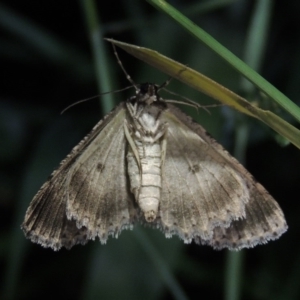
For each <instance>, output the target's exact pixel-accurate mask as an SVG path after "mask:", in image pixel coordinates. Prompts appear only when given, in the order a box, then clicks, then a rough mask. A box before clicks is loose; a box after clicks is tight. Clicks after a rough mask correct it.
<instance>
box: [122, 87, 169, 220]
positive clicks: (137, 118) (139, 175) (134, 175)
mask: <svg viewBox="0 0 300 300" xmlns="http://www.w3.org/2000/svg"><path fill="white" fill-rule="evenodd" d="M148 88H149V90H150V92H149V93H147V92H146V93H145V94H141V93H142V92H141V91H140V92H139V94H138V95H137V96H136V99H131V101H130V102H128V103H127V108H128V112H129V120H130V122H128V123H126V125H125V126H127V127H126V128H125V132H126V131H128V133H129V135H128V134H127V135H126V136H127V139H128V142H129V145H130V147H129V149H128V153H127V161H128V173H129V178H130V189H131V192H132V193H133V194H134V196H135V199H136V201H137V202H138V205H139V207H140V209H141V210H142V212H143V213H144V216H145V219H146V221H147V222H152V221H154V220H155V219H156V216H157V213H158V208H159V201H160V196H161V178H162V174H161V170H162V168H161V167H162V161H163V157H162V155H163V154H162V153H163V140H164V137H165V133H166V124H164V123H163V122H162V121H161V119H160V115H161V113H162V111H163V110H164V106H163V105H161V103H160V102H162V101H161V100H160V99H159V98H158V97H157V94H156V92H157V91H156V87H155V86H153V85H152V86H150V87H149V86H148ZM154 88H155V89H154ZM154 99H155V100H154ZM134 100H135V101H134ZM129 120H128V121H129Z"/></svg>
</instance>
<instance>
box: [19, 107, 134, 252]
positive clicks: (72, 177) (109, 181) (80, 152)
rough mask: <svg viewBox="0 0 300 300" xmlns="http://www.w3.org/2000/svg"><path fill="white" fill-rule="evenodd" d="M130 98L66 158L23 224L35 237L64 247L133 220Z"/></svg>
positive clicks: (111, 231) (105, 234)
mask: <svg viewBox="0 0 300 300" xmlns="http://www.w3.org/2000/svg"><path fill="white" fill-rule="evenodd" d="M125 116H126V108H125V104H124V103H122V104H120V105H119V106H118V107H117V108H116V109H115V110H114V111H112V112H111V113H110V114H109V115H107V116H106V117H105V118H104V119H103V120H102V121H100V122H99V123H98V124H97V125H96V126H95V127H94V129H93V130H92V132H91V133H90V134H89V135H88V136H87V137H86V138H84V139H83V140H82V141H81V142H80V143H79V144H78V145H77V146H76V147H75V148H74V149H73V150H72V152H71V153H70V154H69V155H68V156H67V158H66V159H65V160H63V161H62V162H61V164H60V166H59V168H58V169H57V170H55V171H54V172H53V174H52V175H51V177H50V179H49V180H48V181H47V182H46V183H45V184H44V185H43V186H42V188H41V189H40V191H39V192H38V193H37V195H36V196H35V197H34V199H33V200H32V202H31V204H30V206H29V208H28V210H27V212H26V215H25V220H24V223H23V224H22V229H23V230H24V232H25V234H26V236H27V237H28V238H30V239H31V240H32V241H33V242H36V243H39V244H41V245H42V246H45V247H51V248H53V249H54V250H58V249H60V248H61V247H66V248H68V249H69V248H71V247H72V246H73V245H75V244H78V243H81V244H85V243H86V242H87V241H88V240H89V239H94V238H95V237H97V236H98V237H99V238H100V241H101V242H102V243H105V242H106V240H107V237H108V236H109V235H114V236H118V234H119V233H120V231H121V230H122V229H124V228H126V227H130V226H132V224H133V222H134V219H135V208H134V206H133V199H132V195H131V194H130V192H129V190H128V188H127V185H126V182H127V181H126V180H127V179H126V177H127V174H126V165H125V163H126V160H125V151H126V150H125V148H126V141H125V136H124V128H123V126H124V119H125Z"/></svg>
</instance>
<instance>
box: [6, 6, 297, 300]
mask: <svg viewBox="0 0 300 300" xmlns="http://www.w3.org/2000/svg"><path fill="white" fill-rule="evenodd" d="M84 2H85V1H59V2H58V1H37V0H35V1H20V0H9V1H8V0H3V1H1V4H0V87H1V88H0V164H1V168H0V224H1V227H0V259H1V260H0V268H1V273H0V282H1V286H0V299H57V298H64V299H174V298H175V297H176V298H177V299H184V297H183V296H182V295H181V293H180V290H182V291H183V292H184V293H185V295H186V297H187V298H189V299H199V298H201V299H207V298H209V299H210V298H213V299H224V298H225V295H226V292H225V291H226V282H227V281H228V279H232V280H233V281H238V280H240V282H241V299H299V298H300V285H299V282H300V255H299V253H300V252H299V249H300V244H299V234H300V222H299V213H300V204H299V192H298V190H299V165H300V157H299V152H298V149H296V148H295V147H294V146H292V145H287V146H286V147H283V146H282V143H279V142H278V140H279V139H278V136H277V135H276V134H275V133H274V132H272V131H271V130H270V129H269V128H267V127H266V126H265V125H264V124H262V123H259V122H258V121H255V120H250V119H249V118H247V117H245V116H242V115H241V114H237V113H235V112H233V111H232V110H230V109H228V108H225V107H218V108H214V109H210V112H211V113H210V114H208V113H206V112H204V113H203V112H201V113H200V123H201V124H202V125H203V126H204V127H205V128H206V129H207V130H208V131H209V132H210V133H211V134H212V135H213V136H214V137H215V138H216V139H217V140H218V141H219V142H221V143H222V144H223V145H224V146H225V147H226V148H227V149H228V150H229V151H231V152H233V149H234V146H235V145H236V144H238V143H239V142H240V141H239V139H237V138H236V132H237V131H238V130H239V129H240V128H246V129H247V132H248V139H247V140H248V143H247V150H246V151H244V152H243V153H242V154H243V155H244V156H245V161H244V163H245V164H246V166H247V168H248V169H249V171H250V172H251V173H252V174H253V175H254V176H255V177H256V179H257V180H258V181H260V182H261V183H262V184H263V185H264V186H265V187H266V189H267V190H268V191H269V192H270V193H271V194H272V195H273V196H274V198H275V199H276V200H277V201H278V203H279V204H280V206H281V207H282V209H283V211H284V212H285V215H286V219H287V222H288V225H289V231H288V232H287V233H286V234H284V235H283V236H282V237H281V238H280V239H279V240H278V241H275V242H270V243H269V244H267V245H263V246H257V247H256V248H254V249H250V250H243V251H242V254H241V256H240V259H241V261H242V267H241V268H242V269H241V270H242V271H241V273H240V274H239V275H238V276H237V278H235V277H232V278H228V275H227V270H228V269H227V267H226V266H227V264H228V262H230V260H231V259H232V256H230V255H229V254H228V251H214V250H213V249H211V248H209V247H205V246H203V247H200V246H197V245H194V244H191V245H184V244H183V243H182V242H181V241H180V240H179V239H178V238H177V237H173V238H172V239H166V238H165V237H164V235H163V234H162V233H161V232H159V231H158V230H153V229H147V228H146V229H144V228H141V227H137V228H136V229H134V230H133V231H124V232H122V234H121V236H120V237H119V238H118V239H113V238H110V239H109V240H108V243H107V245H100V243H99V241H95V242H89V243H88V245H87V246H84V247H83V246H76V247H74V248H73V249H72V250H71V251H67V250H61V251H59V252H54V251H52V250H50V249H44V248H42V247H40V246H39V245H36V244H32V243H31V242H29V241H28V240H26V239H25V238H24V235H23V233H22V231H21V230H20V224H21V222H22V220H23V217H24V214H25V211H26V208H27V206H28V204H29V202H30V200H31V199H32V197H33V196H34V194H35V193H36V192H37V190H38V188H39V187H40V186H41V184H42V183H43V182H44V181H45V180H46V179H47V177H48V175H49V174H50V173H51V172H52V170H53V169H54V168H55V167H56V166H57V165H58V163H59V162H60V160H61V159H63V158H64V156H65V155H66V154H67V153H68V152H69V151H70V150H71V148H72V147H73V146H74V145H75V144H76V143H78V142H79V140H81V138H82V137H83V136H84V135H85V134H86V133H88V132H89V130H90V129H91V128H92V127H93V125H94V124H95V123H96V122H97V121H98V120H99V119H101V118H102V117H103V115H104V113H105V111H104V110H105V109H104V108H103V103H105V100H103V98H104V97H100V98H98V99H96V100H93V101H90V102H87V103H84V104H80V105H78V106H75V107H74V108H72V109H70V110H69V111H67V112H66V113H64V114H63V115H60V112H61V110H62V109H64V108H65V107H66V106H68V105H70V104H72V103H74V102H76V101H78V100H82V99H85V98H88V97H91V96H94V95H97V94H99V93H100V92H105V91H107V90H110V89H112V90H113V89H120V88H122V87H126V86H128V85H129V84H128V82H127V81H126V78H125V76H124V75H123V74H122V72H121V70H120V68H119V66H118V65H117V63H116V60H115V57H114V56H113V52H112V50H111V46H110V45H109V44H108V43H106V44H105V50H106V55H107V58H106V61H105V62H106V63H107V64H108V71H105V72H106V73H105V74H102V75H101V76H105V78H106V79H107V81H108V84H107V85H106V86H104V87H103V88H102V90H101V91H100V90H99V88H98V84H97V76H96V75H95V74H96V73H95V61H94V60H93V55H92V51H91V43H90V38H89V34H88V30H87V22H86V14H85V13H84V9H83V7H84V6H83V3H84ZM170 2H171V1H170ZM205 2H206V3H207V2H209V1H172V2H171V3H172V4H173V5H174V6H175V7H176V8H178V9H179V10H181V11H182V12H183V13H185V14H186V15H187V16H188V17H190V18H191V19H192V20H193V21H194V22H195V23H196V24H197V25H199V26H200V27H202V28H203V29H204V30H206V31H207V32H208V33H209V34H211V35H212V36H213V37H214V38H216V39H217V40H218V41H219V42H221V43H222V44H223V45H224V46H225V47H227V48H228V49H229V50H231V51H232V52H233V53H235V54H236V55H237V56H239V57H241V58H243V53H244V50H245V41H246V36H247V31H248V29H249V26H250V20H251V18H252V15H253V12H254V4H255V3H256V1H247V0H240V1H231V2H232V3H229V4H228V5H223V6H221V7H219V8H215V9H210V10H207V11H204V10H202V9H201V7H200V9H198V8H197V7H196V6H195V5H197V4H201V3H205ZM223 2H224V1H223ZM272 2H273V4H274V5H273V8H272V12H271V18H270V28H269V30H268V34H267V36H266V47H265V49H264V50H263V53H262V54H263V55H262V62H261V64H260V69H259V72H260V74H262V75H263V76H264V77H265V78H266V79H267V80H268V81H270V82H271V83H272V84H273V85H275V86H276V87H277V88H278V89H279V90H281V91H282V92H283V93H284V94H286V95H287V96H288V97H289V98H290V99H292V100H293V101H295V102H296V103H298V105H299V92H300V87H299V82H300V51H299V50H300V34H299V32H300V22H299V14H300V2H299V1H288V2H284V1H272ZM287 3H288V4H287ZM97 13H98V15H99V18H100V24H101V30H102V34H103V36H104V37H112V38H115V39H117V40H121V41H124V42H128V43H133V44H137V45H141V46H145V47H148V48H151V49H154V50H157V51H159V52H161V53H163V54H164V55H167V56H169V57H171V58H173V59H176V60H178V61H180V62H182V63H184V64H187V65H188V66H190V67H192V68H194V69H196V70H198V71H200V72H202V73H204V74H205V75H207V76H209V77H211V78H213V79H214V80H216V81H218V82H220V83H221V84H223V85H225V86H226V87H228V88H230V89H232V90H233V91H235V92H238V93H240V94H242V95H244V96H246V97H247V96H248V97H247V98H248V99H249V97H250V100H255V101H256V102H257V103H259V104H260V105H265V106H267V107H268V108H269V109H271V110H272V111H275V112H276V113H277V114H279V115H281V116H283V117H287V118H288V120H289V121H290V122H292V123H293V124H294V125H295V126H297V124H296V123H295V121H294V120H292V119H291V118H289V117H288V116H287V115H286V114H284V112H283V111H282V110H281V109H280V108H279V107H278V106H276V105H274V103H271V102H269V101H268V100H263V98H262V97H261V96H260V95H259V93H254V94H251V95H247V93H246V91H245V90H244V89H243V87H242V85H241V78H240V76H239V75H238V74H237V73H236V72H235V71H234V70H233V69H232V68H231V67H230V66H228V65H227V64H226V63H225V62H223V61H222V60H221V59H220V58H218V57H217V56H216V55H215V54H214V53H212V52H211V51H210V50H208V49H207V48H206V47H205V46H204V45H203V44H201V43H200V42H197V41H196V40H195V39H194V38H193V37H191V36H190V35H189V34H188V33H187V32H186V31H184V30H183V29H182V28H180V26H179V25H177V24H175V23H174V22H173V21H172V20H171V19H169V18H168V17H167V16H165V15H164V14H163V13H161V12H159V11H157V10H155V9H154V8H153V7H152V6H151V5H150V4H148V3H147V2H145V1H138V0H123V1H98V2H97ZM119 54H120V57H121V59H122V62H123V64H124V66H125V68H126V69H127V71H128V72H129V74H130V75H131V76H132V77H133V79H134V80H135V81H136V82H144V81H149V82H155V83H162V82H163V81H165V80H166V79H167V78H168V77H167V75H165V74H162V73H160V72H158V71H156V70H154V69H152V68H151V67H149V66H147V65H146V64H145V63H143V62H141V61H138V60H136V59H134V58H132V57H130V56H129V55H128V54H126V53H124V52H122V50H119ZM100 79H101V78H100ZM169 89H170V90H172V91H176V92H177V93H180V94H181V95H184V96H186V97H189V98H191V99H193V100H195V101H198V102H199V103H201V104H206V103H208V100H207V98H206V97H205V96H203V95H202V94H200V93H198V92H196V91H193V90H191V89H189V88H188V87H185V86H183V85H182V84H180V83H178V82H176V81H175V80H174V81H173V82H172V83H171V84H170V86H169ZM128 95H129V94H128V93H127V92H123V93H119V94H113V99H114V102H115V103H114V104H116V103H117V102H118V101H120V100H122V99H124V98H125V99H126V97H128ZM108 105H113V104H112V103H108ZM191 113H192V114H193V115H197V114H196V113H195V112H193V111H192V112H191ZM197 118H198V119H199V116H198V117H197ZM243 155H242V156H243ZM227 288H228V285H227ZM227 299H229V298H227ZM231 299H234V298H231Z"/></svg>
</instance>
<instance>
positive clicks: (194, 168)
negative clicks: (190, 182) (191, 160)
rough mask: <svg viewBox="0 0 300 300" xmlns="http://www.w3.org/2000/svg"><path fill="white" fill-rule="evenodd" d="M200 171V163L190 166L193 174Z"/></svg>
mask: <svg viewBox="0 0 300 300" xmlns="http://www.w3.org/2000/svg"><path fill="white" fill-rule="evenodd" d="M199 171H200V166H199V165H197V164H196V165H192V166H190V167H189V172H192V173H193V174H195V173H198V172H199Z"/></svg>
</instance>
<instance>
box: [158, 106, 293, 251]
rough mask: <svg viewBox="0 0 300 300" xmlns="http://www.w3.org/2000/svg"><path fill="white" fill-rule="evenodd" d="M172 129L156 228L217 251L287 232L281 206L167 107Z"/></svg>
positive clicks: (202, 132)
mask: <svg viewBox="0 0 300 300" xmlns="http://www.w3.org/2000/svg"><path fill="white" fill-rule="evenodd" d="M161 121H162V122H165V123H166V124H167V126H168V134H167V149H166V155H165V161H164V164H163V172H162V174H163V177H162V194H161V201H160V215H159V218H158V220H157V225H158V226H159V227H161V229H162V230H163V231H164V232H165V234H166V236H167V237H168V236H172V235H173V234H178V235H179V237H180V238H181V239H183V240H184V242H186V243H190V242H191V241H192V240H193V239H194V241H195V242H196V243H199V244H208V245H211V246H213V247H214V248H216V249H221V248H224V247H227V248H230V249H241V248H243V247H253V246H255V245H256V244H258V243H266V242H267V241H268V240H271V239H276V238H278V237H279V236H280V235H281V234H282V233H283V232H285V231H286V230H287V225H286V222H285V218H284V215H283V213H282V211H281V209H280V207H279V205H278V204H277V202H276V201H275V200H274V199H273V198H272V197H271V196H270V195H269V194H268V192H267V191H266V190H265V189H264V188H263V187H262V186H261V185H260V184H259V183H257V182H255V181H254V179H253V178H252V176H251V175H250V174H249V173H248V172H247V170H246V169H245V168H244V167H243V166H242V165H241V164H240V163H239V162H238V161H237V160H236V159H235V158H233V157H232V156H230V155H229V153H228V152H227V151H225V150H224V149H223V148H222V146H221V145H219V144H218V143H217V142H216V141H215V140H213V139H212V138H210V137H209V136H208V135H207V134H206V133H205V130H204V129H203V128H202V127H201V126H200V125H199V124H197V123H195V122H193V121H192V120H191V118H190V117H188V116H186V115H185V114H184V113H183V112H182V111H180V110H179V109H178V108H176V107H174V106H172V105H170V104H168V110H166V111H164V112H163V113H162V115H161Z"/></svg>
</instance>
